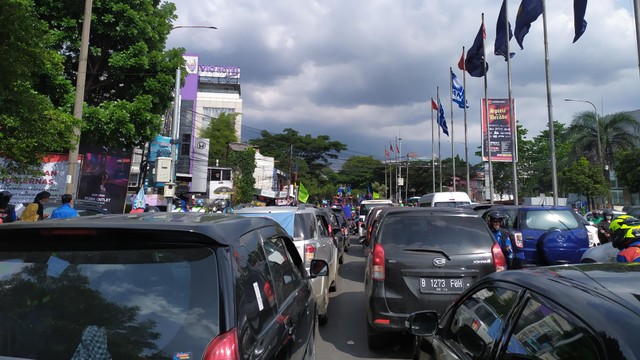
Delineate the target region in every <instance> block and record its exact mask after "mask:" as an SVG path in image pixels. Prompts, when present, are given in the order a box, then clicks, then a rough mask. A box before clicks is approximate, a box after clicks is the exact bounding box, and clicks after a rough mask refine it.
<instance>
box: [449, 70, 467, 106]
mask: <svg viewBox="0 0 640 360" xmlns="http://www.w3.org/2000/svg"><path fill="white" fill-rule="evenodd" d="M451 99H452V100H453V102H454V103H456V104H458V107H459V108H460V109H464V106H465V103H466V102H467V101H466V98H465V96H464V87H462V83H461V82H460V80H458V77H457V76H456V74H455V73H454V72H453V71H451ZM467 107H469V105H467Z"/></svg>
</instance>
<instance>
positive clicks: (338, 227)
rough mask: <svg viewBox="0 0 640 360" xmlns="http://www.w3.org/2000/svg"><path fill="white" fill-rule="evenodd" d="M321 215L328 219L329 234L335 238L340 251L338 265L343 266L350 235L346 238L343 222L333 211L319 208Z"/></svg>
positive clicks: (334, 240)
mask: <svg viewBox="0 0 640 360" xmlns="http://www.w3.org/2000/svg"><path fill="white" fill-rule="evenodd" d="M317 209H318V210H319V211H320V213H322V215H323V216H324V217H325V218H326V221H327V223H328V224H329V234H331V235H332V236H333V242H334V244H335V245H336V248H337V251H338V255H337V256H338V264H342V263H343V262H344V253H345V251H346V248H347V242H348V239H349V238H348V235H347V237H345V234H344V233H345V231H344V228H343V227H342V224H343V223H342V222H341V221H340V219H339V218H338V215H337V214H336V213H334V212H332V211H331V210H329V209H327V208H324V207H319V208H317Z"/></svg>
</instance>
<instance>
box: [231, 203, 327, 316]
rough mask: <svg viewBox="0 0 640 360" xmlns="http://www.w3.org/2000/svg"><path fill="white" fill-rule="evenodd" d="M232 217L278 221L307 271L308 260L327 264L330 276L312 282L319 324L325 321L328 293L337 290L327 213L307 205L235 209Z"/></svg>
mask: <svg viewBox="0 0 640 360" xmlns="http://www.w3.org/2000/svg"><path fill="white" fill-rule="evenodd" d="M235 214H238V215H242V216H262V217H269V218H272V219H274V220H275V221H277V222H278V223H279V224H280V225H281V226H282V227H283V228H284V229H285V230H286V231H287V233H288V234H289V235H291V237H292V238H293V242H294V244H295V246H296V249H297V250H298V253H299V254H300V257H301V258H302V259H303V260H304V264H305V267H306V268H307V270H309V268H310V266H311V260H313V259H320V260H324V261H326V262H327V264H328V265H329V275H328V276H325V277H317V278H315V279H313V280H311V285H312V286H313V293H314V294H315V295H316V301H317V303H318V318H319V323H320V324H321V325H324V324H326V323H327V320H328V311H327V310H328V309H329V292H331V291H335V290H336V282H337V279H338V275H337V274H338V261H339V260H338V246H337V244H336V243H335V242H334V241H335V239H334V237H333V235H332V234H331V233H330V232H329V223H328V220H327V219H328V217H327V214H326V213H324V212H323V211H321V210H320V209H317V208H315V207H313V206H310V205H300V206H298V207H291V206H256V207H246V208H242V209H238V210H236V211H235Z"/></svg>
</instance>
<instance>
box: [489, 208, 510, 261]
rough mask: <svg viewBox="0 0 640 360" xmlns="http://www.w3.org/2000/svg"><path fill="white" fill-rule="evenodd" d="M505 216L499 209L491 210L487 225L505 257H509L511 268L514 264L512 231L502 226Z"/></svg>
mask: <svg viewBox="0 0 640 360" xmlns="http://www.w3.org/2000/svg"><path fill="white" fill-rule="evenodd" d="M503 219H504V216H503V215H502V214H501V213H500V212H499V211H495V210H493V211H491V212H490V213H489V215H488V216H487V225H488V226H489V229H490V230H491V232H492V233H493V236H494V237H495V239H496V241H497V242H498V245H500V249H502V253H503V254H504V257H505V259H507V268H511V266H512V265H513V258H514V254H513V247H512V246H511V239H510V236H509V235H510V233H509V231H507V230H506V229H503V228H502V221H503Z"/></svg>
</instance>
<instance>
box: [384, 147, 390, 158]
mask: <svg viewBox="0 0 640 360" xmlns="http://www.w3.org/2000/svg"><path fill="white" fill-rule="evenodd" d="M384 156H386V157H389V150H387V147H386V146H385V147H384Z"/></svg>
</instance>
